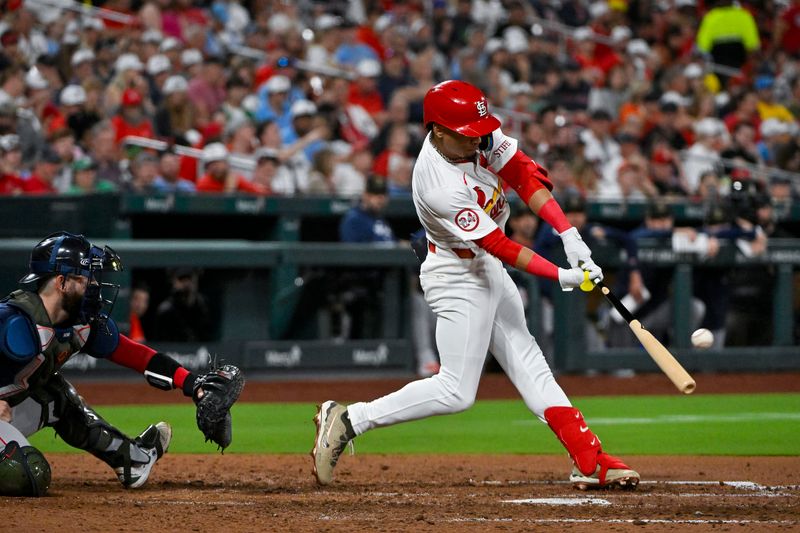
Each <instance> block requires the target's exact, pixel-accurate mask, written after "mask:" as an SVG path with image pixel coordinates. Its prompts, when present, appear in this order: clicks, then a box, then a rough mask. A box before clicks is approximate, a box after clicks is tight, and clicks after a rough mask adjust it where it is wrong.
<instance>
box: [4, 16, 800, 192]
mask: <svg viewBox="0 0 800 533" xmlns="http://www.w3.org/2000/svg"><path fill="white" fill-rule="evenodd" d="M0 4H2V11H1V12H2V21H1V22H0V135H2V136H1V137H0V173H1V174H2V177H0V193H1V194H42V193H45V194H62V193H63V194H81V193H85V192H91V191H109V190H120V191H123V192H124V191H131V192H144V193H146V192H158V191H182V192H194V191H199V192H232V191H242V192H247V193H252V194H263V195H266V194H275V195H306V194H314V195H319V194H323V195H338V196H347V197H353V198H357V197H359V196H360V195H361V193H362V192H363V190H364V187H365V183H366V181H367V178H368V176H370V175H373V174H374V175H379V176H382V177H384V178H385V179H386V180H387V183H388V194H389V195H390V196H403V195H408V194H409V193H410V173H411V169H412V166H413V161H414V156H415V153H416V151H417V149H418V147H419V146H420V143H421V139H422V138H423V136H424V135H425V131H424V129H423V127H422V125H421V124H420V123H421V102H422V98H423V96H424V94H425V92H426V91H427V90H428V89H429V88H430V87H431V86H432V85H434V84H435V83H436V82H438V81H441V80H443V79H448V78H458V79H463V80H465V81H469V82H471V83H474V84H475V85H477V86H479V87H480V88H481V89H482V90H484V92H485V93H486V94H487V95H488V96H489V99H490V101H491V102H492V106H493V107H492V111H493V112H495V113H496V114H497V115H499V116H500V117H501V118H502V120H503V128H504V130H506V131H507V132H508V133H511V134H512V135H514V136H517V137H518V138H519V139H520V140H521V143H522V146H523V149H524V150H525V151H526V152H527V153H528V154H529V155H531V156H532V157H534V158H535V159H536V160H537V161H538V162H539V163H540V164H542V165H543V166H545V167H546V168H547V169H549V171H550V177H551V179H552V180H553V182H554V184H555V187H556V190H555V192H556V193H557V194H558V193H576V192H577V193H579V194H581V195H584V196H585V197H588V198H601V199H615V200H622V201H647V200H649V199H654V198H665V197H667V198H670V197H672V198H677V199H682V198H689V199H697V198H701V199H710V200H714V199H716V198H717V197H719V196H725V195H726V194H727V193H728V191H729V190H730V186H729V182H730V181H731V178H732V177H733V179H734V180H746V181H747V182H748V183H749V184H751V185H752V188H753V190H756V191H758V193H759V194H762V195H767V196H769V197H771V200H772V201H773V202H776V203H777V202H784V203H788V202H791V201H792V200H793V199H794V198H795V197H796V195H797V194H798V190H797V189H798V187H797V185H798V178H797V175H796V174H795V173H797V172H798V171H800V150H798V130H799V128H798V122H797V116H798V113H799V112H800V69H798V65H799V63H798V60H799V59H800V2H797V1H796V0H792V1H791V2H788V0H785V1H784V3H781V2H772V1H769V0H767V1H757V2H752V3H743V4H742V5H738V4H732V3H731V2H729V1H727V0H717V2H716V3H704V2H703V1H702V0H700V1H698V0H630V1H626V0H609V1H606V0H594V1H593V2H588V1H581V0H562V1H544V0H542V1H537V0H532V1H521V0H510V1H501V0H450V1H444V0H435V1H432V2H429V1H422V0H405V1H404V0H385V1H381V2H371V1H368V0H354V1H350V2H335V1H334V2H316V1H305V2H279V1H271V0H253V1H246V2H242V3H237V2H230V1H224V0H217V1H213V2H210V1H202V2H192V1H189V0H152V1H148V2H141V1H135V0H131V1H128V0H110V1H108V2H105V3H103V5H102V6H100V7H102V8H103V9H99V8H97V7H93V8H91V9H90V10H88V11H81V4H79V3H78V2H68V1H67V0H24V1H20V0H4V1H2V2H0ZM147 139H150V140H155V141H163V142H155V143H154V142H152V141H151V142H145V141H144V140H147Z"/></svg>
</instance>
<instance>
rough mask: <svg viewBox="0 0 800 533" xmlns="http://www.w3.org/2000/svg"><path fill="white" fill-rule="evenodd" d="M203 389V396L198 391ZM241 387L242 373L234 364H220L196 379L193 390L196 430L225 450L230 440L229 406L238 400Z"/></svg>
mask: <svg viewBox="0 0 800 533" xmlns="http://www.w3.org/2000/svg"><path fill="white" fill-rule="evenodd" d="M201 388H202V389H203V395H202V396H203V397H202V398H198V391H199V390H200V389H201ZM243 388H244V376H243V375H242V371H241V370H239V369H238V368H237V367H235V366H233V365H223V366H221V367H219V368H215V369H213V370H211V371H209V372H208V373H207V374H204V375H202V376H199V377H198V378H197V380H196V381H195V382H194V387H193V388H192V398H193V399H194V402H195V403H196V404H197V427H198V428H199V429H200V431H202V432H203V435H205V437H206V442H208V441H210V440H212V441H214V442H215V443H217V445H218V446H219V447H220V449H221V450H223V451H224V450H225V448H227V447H228V446H229V445H230V443H231V439H232V437H233V433H232V428H231V411H230V409H231V406H232V405H233V404H234V403H235V402H236V400H237V399H239V394H241V393H242V389H243Z"/></svg>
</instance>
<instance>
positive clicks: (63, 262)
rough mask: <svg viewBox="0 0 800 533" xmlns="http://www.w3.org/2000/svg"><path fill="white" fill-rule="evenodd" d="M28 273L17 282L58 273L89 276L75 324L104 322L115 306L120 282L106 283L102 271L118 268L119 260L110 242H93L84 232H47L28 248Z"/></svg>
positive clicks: (33, 280)
mask: <svg viewBox="0 0 800 533" xmlns="http://www.w3.org/2000/svg"><path fill="white" fill-rule="evenodd" d="M29 267H30V273H28V274H27V275H26V276H24V277H23V278H22V279H20V280H19V282H20V283H21V284H23V285H25V284H28V283H32V282H35V281H40V280H43V279H47V278H49V277H52V276H57V275H59V274H61V275H64V276H67V275H73V276H83V277H85V278H87V279H88V283H87V285H86V292H85V293H84V295H83V299H82V301H81V306H80V312H79V314H78V316H77V317H70V318H72V319H73V320H75V321H76V322H75V323H77V324H90V323H95V322H103V321H104V320H105V319H106V317H107V316H108V313H110V312H111V309H112V308H113V307H114V302H115V301H116V300H117V294H118V292H119V284H113V283H106V282H104V281H103V279H102V275H103V272H119V271H121V270H122V261H121V260H120V258H119V256H118V255H117V253H116V252H115V251H114V250H113V249H112V248H111V247H109V246H105V247H103V248H100V247H98V246H93V245H92V243H90V242H89V241H88V240H87V239H86V237H84V236H83V235H75V234H73V233H68V232H66V231H59V232H56V233H53V234H51V235H48V236H47V237H45V238H44V239H43V240H42V241H40V242H39V243H38V244H37V245H36V246H34V248H33V250H32V251H31V258H30V263H29Z"/></svg>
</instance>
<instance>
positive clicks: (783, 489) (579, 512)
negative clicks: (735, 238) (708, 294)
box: [0, 373, 800, 533]
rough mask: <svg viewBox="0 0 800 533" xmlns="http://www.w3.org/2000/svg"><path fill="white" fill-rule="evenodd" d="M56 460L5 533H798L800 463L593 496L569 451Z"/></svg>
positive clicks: (679, 460)
mask: <svg viewBox="0 0 800 533" xmlns="http://www.w3.org/2000/svg"><path fill="white" fill-rule="evenodd" d="M696 379H697V382H698V393H699V394H702V393H711V392H714V393H724V392H737V393H747V392H797V391H800V374H797V373H781V374H732V375H722V376H706V375H702V374H700V375H698V376H696ZM406 381H407V380H405V379H388V380H386V379H384V380H369V381H359V382H357V383H354V382H341V381H331V380H319V381H313V382H307V381H304V382H298V381H281V382H264V383H259V382H251V383H248V384H247V386H246V387H245V391H244V394H243V396H242V400H244V401H277V400H279V401H321V400H324V399H328V398H335V399H339V400H342V401H352V400H362V399H368V398H372V397H376V396H379V395H382V394H385V393H388V392H391V391H393V390H395V389H397V388H399V387H400V386H402V385H403V384H404V383H405V382H406ZM559 382H560V383H561V384H562V386H563V388H564V389H565V390H566V391H567V393H568V394H569V395H570V396H578V395H595V394H672V393H675V394H677V393H676V392H675V390H674V389H673V388H672V385H671V384H670V383H669V381H668V380H667V379H666V378H665V377H664V376H663V375H661V374H652V375H645V376H636V377H634V378H626V379H621V378H608V377H593V378H586V377H568V376H565V377H561V378H559ZM77 386H78V390H79V391H80V392H81V394H83V395H84V397H85V398H86V399H87V400H88V401H89V402H90V403H93V404H97V405H100V404H110V403H129V404H130V403H155V402H158V403H164V402H168V401H186V400H185V399H182V398H180V396H179V395H178V393H172V394H169V393H164V392H161V391H157V390H155V389H152V388H150V387H147V386H146V385H144V384H143V383H141V382H137V383H123V384H120V383H115V384H103V383H77ZM516 397H518V395H517V393H516V391H514V389H513V387H511V385H510V383H509V382H508V380H507V379H506V378H505V377H504V376H502V375H496V374H495V375H488V376H485V377H484V380H483V381H482V383H481V388H480V391H479V398H482V399H486V398H516ZM309 424H310V422H309ZM310 447H311V442H309V448H310ZM48 458H49V459H50V461H51V464H52V466H53V484H52V487H51V492H50V495H49V496H48V497H46V498H42V499H10V498H0V508H1V509H2V511H3V516H4V525H5V528H4V529H5V530H7V531H25V532H29V531H31V532H32V531H73V530H75V531H77V530H80V531H103V532H105V531H137V532H138V531H142V532H151V531H152V532H156V531H157V532H161V531H164V530H174V531H201V532H204V531H209V532H214V533H217V532H218V531H231V532H240V531H242V532H250V531H253V532H255V531H348V532H361V531H370V532H372V531H379V532H394V531H436V532H440V531H553V532H560V531H575V532H592V533H597V532H598V531H615V532H628V531H647V532H651V531H676V530H680V531H698V532H705V531H800V458H797V457H737V458H732V457H685V456H684V457H626V459H627V460H628V462H629V463H630V464H631V465H632V466H633V467H635V468H636V469H638V470H639V471H640V473H641V474H642V475H643V480H642V483H641V484H640V485H639V488H638V489H637V490H636V491H634V492H627V491H625V492H623V491H593V492H590V493H585V492H578V491H576V490H574V489H572V487H571V486H570V485H569V484H567V483H565V481H564V480H565V478H566V475H567V474H568V469H569V460H568V458H567V457H566V455H564V456H531V455H517V456H511V455H491V456H478V455H471V456H451V455H447V456H444V455H435V456H430V455H428V456H380V455H356V456H355V457H350V456H344V457H343V458H342V459H341V462H340V465H339V467H338V468H337V472H336V479H335V480H334V483H333V484H332V485H331V486H330V487H327V488H324V489H320V488H318V487H316V485H315V484H314V482H313V479H312V477H311V463H310V458H309V457H308V456H305V455H303V456H299V455H284V456H276V455H234V454H229V455H224V456H223V455H219V454H216V455H171V454H167V455H166V456H165V457H164V458H162V459H161V461H160V462H159V463H158V465H157V466H156V468H155V469H154V471H153V474H152V476H151V479H150V481H149V482H148V484H147V485H146V486H145V487H144V488H143V489H141V490H137V491H125V490H124V489H122V488H121V487H120V485H119V484H118V483H117V482H116V480H115V479H114V477H113V474H112V473H111V472H110V470H109V469H108V467H106V466H105V465H104V464H102V463H100V462H99V461H98V460H97V459H95V458H93V457H91V456H89V455H87V454H77V455H76V454H50V455H49V456H48Z"/></svg>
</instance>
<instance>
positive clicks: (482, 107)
mask: <svg viewBox="0 0 800 533" xmlns="http://www.w3.org/2000/svg"><path fill="white" fill-rule="evenodd" d="M475 107H477V108H478V116H479V117H481V118H483V117H485V116H486V115H488V114H489V109H488V108H487V107H486V100H478V101H477V102H475Z"/></svg>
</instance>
